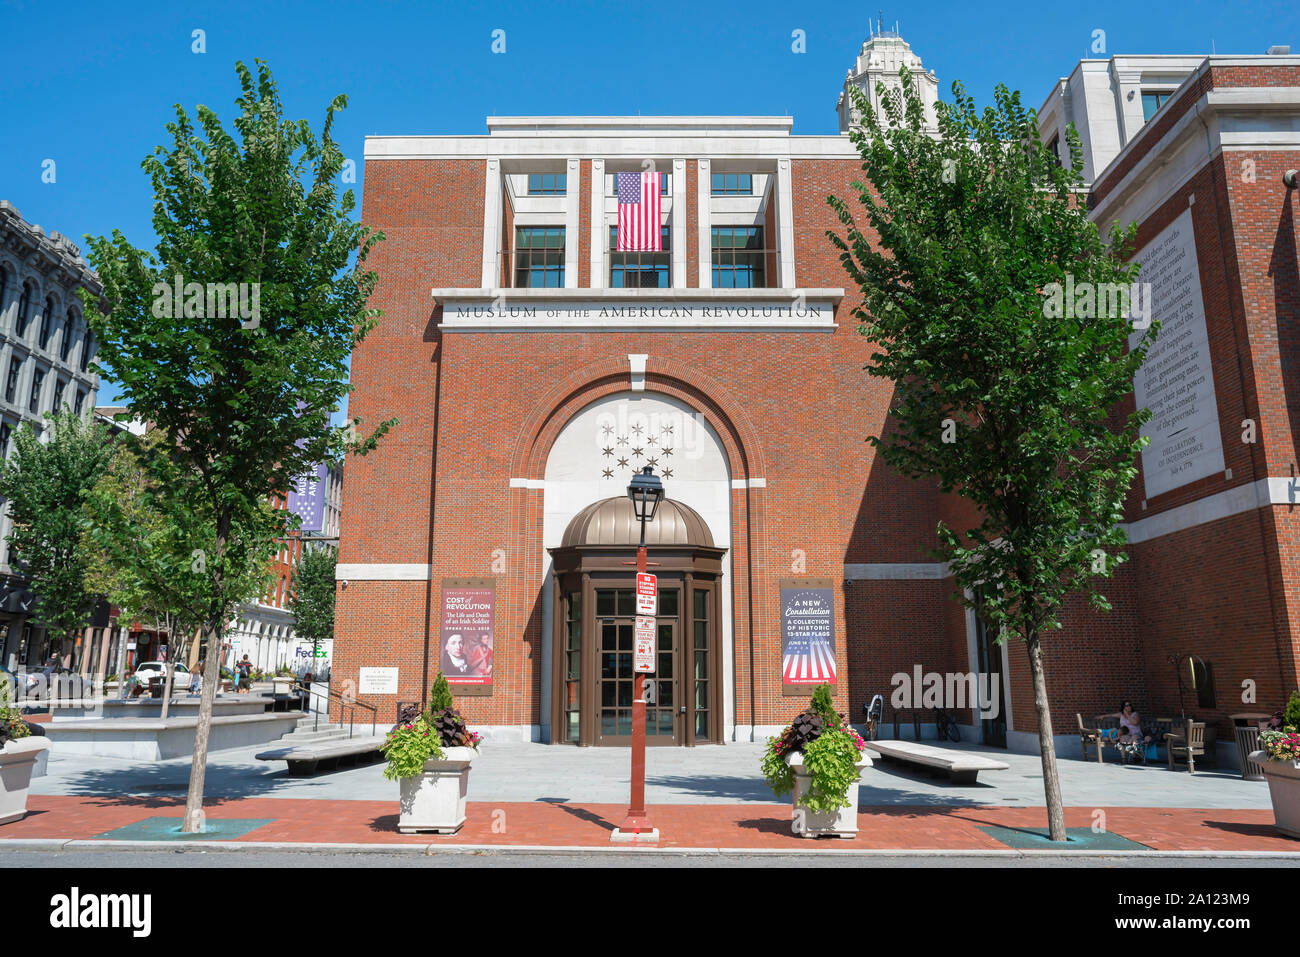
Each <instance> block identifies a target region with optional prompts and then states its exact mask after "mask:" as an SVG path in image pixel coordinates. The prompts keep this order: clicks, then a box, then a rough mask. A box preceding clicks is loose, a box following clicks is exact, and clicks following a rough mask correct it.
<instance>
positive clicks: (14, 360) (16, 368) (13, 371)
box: [5, 356, 23, 402]
mask: <svg viewBox="0 0 1300 957" xmlns="http://www.w3.org/2000/svg"><path fill="white" fill-rule="evenodd" d="M22 368H23V360H22V359H19V358H18V357H17V356H12V357H11V358H10V359H9V381H8V382H6V383H5V401H6V402H12V401H13V400H14V396H15V395H17V394H18V373H19V372H21V371H22Z"/></svg>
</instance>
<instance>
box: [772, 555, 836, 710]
mask: <svg viewBox="0 0 1300 957" xmlns="http://www.w3.org/2000/svg"><path fill="white" fill-rule="evenodd" d="M835 674H836V672H835V589H834V587H833V585H832V583H831V582H829V581H824V580H821V579H818V580H807V579H805V580H803V581H798V582H782V583H781V685H782V690H783V691H784V692H785V693H788V694H806V693H807V691H808V689H809V688H810V687H812V686H816V685H820V684H832V685H833V684H835Z"/></svg>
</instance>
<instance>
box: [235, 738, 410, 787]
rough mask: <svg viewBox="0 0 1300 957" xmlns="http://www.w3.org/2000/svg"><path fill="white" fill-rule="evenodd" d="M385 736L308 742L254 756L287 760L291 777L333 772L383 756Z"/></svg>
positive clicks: (269, 759) (268, 759)
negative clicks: (348, 765) (347, 765)
mask: <svg viewBox="0 0 1300 957" xmlns="http://www.w3.org/2000/svg"><path fill="white" fill-rule="evenodd" d="M386 737H387V735H382V734H376V735H365V736H364V737H362V736H357V737H355V738H341V739H337V740H332V741H319V742H307V743H304V744H297V745H294V746H293V747H289V748H276V749H275V750H273V751H263V752H261V753H260V754H257V755H254V757H255V758H257V760H258V761H287V762H288V763H289V773H290V774H291V775H293V776H294V777H302V776H305V775H309V774H315V773H316V772H317V771H333V770H335V769H336V768H338V767H339V765H341V764H356V763H358V762H362V761H373V760H377V759H379V758H381V757H383V754H382V753H381V752H380V750H379V749H380V748H381V747H383V745H384V740H385V738H386Z"/></svg>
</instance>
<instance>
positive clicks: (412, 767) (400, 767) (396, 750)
mask: <svg viewBox="0 0 1300 957" xmlns="http://www.w3.org/2000/svg"><path fill="white" fill-rule="evenodd" d="M380 750H382V751H383V752H384V757H386V758H387V759H388V767H386V768H384V777H386V778H388V780H390V781H396V780H398V779H400V778H410V777H415V775H417V774H419V773H420V772H422V771H423V770H424V762H425V761H428V760H429V759H430V758H441V757H442V747H441V745H440V744H439V743H438V735H437V733H436V732H434V731H433V730H432V729H431V728H430V727H429V725H428V724H426V723H425V721H424V718H423V716H421V717H419V718H416V719H415V720H414V721H412V722H409V723H407V724H399V725H398V726H397V727H395V728H393V730H392V731H389V732H388V737H387V738H386V739H385V740H384V744H383V747H382V748H381V749H380Z"/></svg>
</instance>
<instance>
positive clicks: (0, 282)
mask: <svg viewBox="0 0 1300 957" xmlns="http://www.w3.org/2000/svg"><path fill="white" fill-rule="evenodd" d="M8 291H9V274H8V273H7V272H5V271H4V269H0V319H3V318H4V314H5V298H6V296H5V293H7V292H8Z"/></svg>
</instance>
